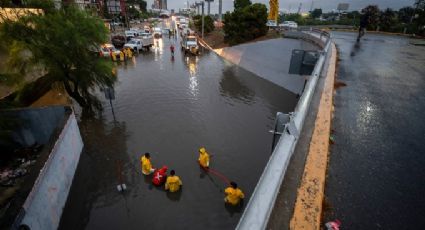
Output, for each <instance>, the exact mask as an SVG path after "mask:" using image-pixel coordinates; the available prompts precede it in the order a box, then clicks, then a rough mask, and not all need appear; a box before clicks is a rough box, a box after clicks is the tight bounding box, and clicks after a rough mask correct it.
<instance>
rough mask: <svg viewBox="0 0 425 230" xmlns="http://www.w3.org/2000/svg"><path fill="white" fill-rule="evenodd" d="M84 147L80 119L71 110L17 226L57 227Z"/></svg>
mask: <svg viewBox="0 0 425 230" xmlns="http://www.w3.org/2000/svg"><path fill="white" fill-rule="evenodd" d="M82 149H83V141H82V139H81V136H80V131H79V128H78V125H77V120H76V119H75V116H74V114H73V113H71V114H70V115H69V117H68V119H67V121H66V123H65V125H64V127H63V129H62V131H61V132H60V134H59V136H58V137H57V139H56V141H55V143H54V146H53V148H52V150H51V152H50V154H49V157H48V159H47V161H46V162H45V164H44V166H43V167H42V169H41V170H40V173H39V175H38V178H37V180H36V182H35V184H34V186H33V188H32V190H31V192H30V194H29V195H28V197H27V198H26V200H25V203H24V205H23V207H22V209H21V212H20V214H19V215H18V217H17V219H16V221H15V224H14V228H17V227H19V226H21V225H26V226H28V227H29V228H30V229H45V230H49V229H52V230H53V229H57V227H58V226H59V221H60V218H61V215H62V210H63V208H64V206H65V202H66V200H67V197H68V193H69V189H70V187H71V184H72V180H73V178H74V173H75V170H76V168H77V165H78V161H79V159H80V154H81V151H82Z"/></svg>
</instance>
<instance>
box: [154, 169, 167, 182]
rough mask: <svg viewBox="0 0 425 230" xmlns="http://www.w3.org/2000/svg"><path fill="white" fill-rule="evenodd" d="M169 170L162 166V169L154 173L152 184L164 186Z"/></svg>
mask: <svg viewBox="0 0 425 230" xmlns="http://www.w3.org/2000/svg"><path fill="white" fill-rule="evenodd" d="M167 169H168V168H167V166H162V168H160V169H156V170H155V172H153V178H152V184H154V185H156V186H161V185H162V184H164V183H165V180H166V179H167Z"/></svg>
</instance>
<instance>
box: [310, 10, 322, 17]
mask: <svg viewBox="0 0 425 230" xmlns="http://www.w3.org/2000/svg"><path fill="white" fill-rule="evenodd" d="M322 13H323V12H322V9H314V10H313V11H311V13H310V15H311V17H312V18H319V17H320V16H321V15H322Z"/></svg>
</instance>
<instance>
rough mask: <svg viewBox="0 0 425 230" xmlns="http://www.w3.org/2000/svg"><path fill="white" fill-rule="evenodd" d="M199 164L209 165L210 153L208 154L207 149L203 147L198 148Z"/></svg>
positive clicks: (205, 166)
mask: <svg viewBox="0 0 425 230" xmlns="http://www.w3.org/2000/svg"><path fill="white" fill-rule="evenodd" d="M198 161H199V164H200V165H201V166H202V167H204V168H207V167H209V166H210V155H208V153H207V151H205V149H204V148H201V149H200V150H199V158H198Z"/></svg>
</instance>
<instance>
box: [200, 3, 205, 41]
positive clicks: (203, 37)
mask: <svg viewBox="0 0 425 230" xmlns="http://www.w3.org/2000/svg"><path fill="white" fill-rule="evenodd" d="M204 3H205V2H204V1H202V2H201V4H202V39H204Z"/></svg>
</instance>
